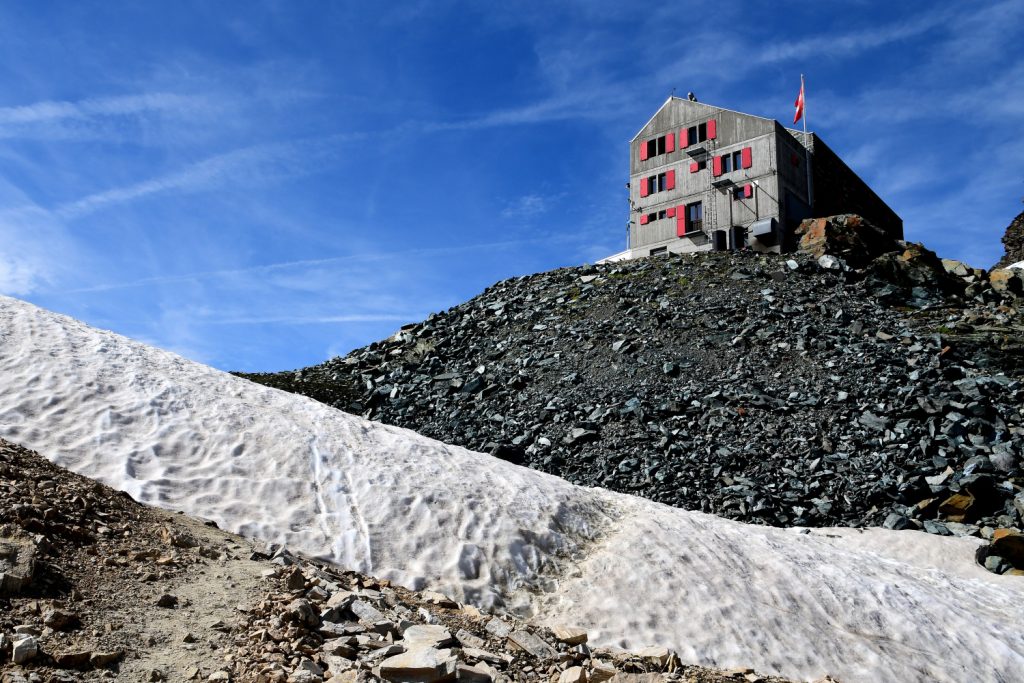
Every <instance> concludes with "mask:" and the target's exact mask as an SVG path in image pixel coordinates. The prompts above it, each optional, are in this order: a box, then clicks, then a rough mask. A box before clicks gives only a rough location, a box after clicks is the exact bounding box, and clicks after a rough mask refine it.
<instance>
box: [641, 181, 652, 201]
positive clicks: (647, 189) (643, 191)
mask: <svg viewBox="0 0 1024 683" xmlns="http://www.w3.org/2000/svg"><path fill="white" fill-rule="evenodd" d="M650 193H651V192H650V187H649V186H648V185H647V178H641V179H640V196H641V197H646V196H647V195H649V194H650Z"/></svg>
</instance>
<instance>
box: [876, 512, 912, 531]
mask: <svg viewBox="0 0 1024 683" xmlns="http://www.w3.org/2000/svg"><path fill="white" fill-rule="evenodd" d="M882 527H883V528H885V529H892V530H893V531H903V530H904V529H912V528H914V525H913V523H912V522H911V521H910V519H909V518H908V517H905V516H904V515H901V514H899V513H898V512H890V513H889V516H888V517H886V518H885V521H884V522H882Z"/></svg>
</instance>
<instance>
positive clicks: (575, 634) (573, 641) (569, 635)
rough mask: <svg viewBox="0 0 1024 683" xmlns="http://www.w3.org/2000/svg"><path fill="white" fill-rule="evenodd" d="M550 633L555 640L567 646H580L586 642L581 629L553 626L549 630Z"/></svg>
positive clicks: (584, 634) (584, 632) (585, 634)
mask: <svg viewBox="0 0 1024 683" xmlns="http://www.w3.org/2000/svg"><path fill="white" fill-rule="evenodd" d="M551 633H552V634H553V635H554V636H555V640H557V641H558V642H560V643H566V644H567V645H580V644H582V643H585V642H587V632H586V631H584V630H583V629H581V628H575V627H572V626H554V627H552V629H551Z"/></svg>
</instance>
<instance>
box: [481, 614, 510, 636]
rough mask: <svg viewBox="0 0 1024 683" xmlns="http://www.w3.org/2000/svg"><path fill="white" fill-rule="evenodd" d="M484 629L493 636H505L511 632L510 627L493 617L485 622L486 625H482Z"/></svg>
mask: <svg viewBox="0 0 1024 683" xmlns="http://www.w3.org/2000/svg"><path fill="white" fill-rule="evenodd" d="M484 630H485V631H487V632H488V633H490V634H491V635H492V636H494V637H495V638H507V637H508V634H509V633H511V632H512V627H511V626H509V625H508V624H506V623H505V622H504V621H502V620H501V619H499V618H497V617H495V618H493V619H491V620H490V621H488V622H487V625H486V626H484Z"/></svg>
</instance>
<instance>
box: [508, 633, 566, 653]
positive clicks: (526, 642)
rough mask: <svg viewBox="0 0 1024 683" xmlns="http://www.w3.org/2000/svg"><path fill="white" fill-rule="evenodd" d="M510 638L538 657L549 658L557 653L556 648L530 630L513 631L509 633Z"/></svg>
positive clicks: (522, 648) (525, 650)
mask: <svg viewBox="0 0 1024 683" xmlns="http://www.w3.org/2000/svg"><path fill="white" fill-rule="evenodd" d="M508 639H509V641H511V642H512V643H515V644H516V645H517V646H518V647H519V648H520V649H521V650H523V651H524V652H528V653H529V654H531V655H533V656H534V657H536V658H537V659H547V658H548V657H553V656H554V655H555V650H554V648H552V647H551V646H550V645H548V644H547V643H545V642H544V641H543V640H542V639H540V638H538V637H537V636H535V635H534V634H532V633H530V632H529V631H513V632H512V633H510V634H509V635H508Z"/></svg>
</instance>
